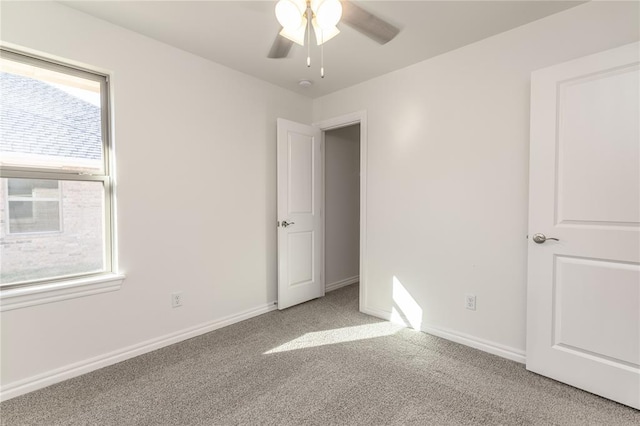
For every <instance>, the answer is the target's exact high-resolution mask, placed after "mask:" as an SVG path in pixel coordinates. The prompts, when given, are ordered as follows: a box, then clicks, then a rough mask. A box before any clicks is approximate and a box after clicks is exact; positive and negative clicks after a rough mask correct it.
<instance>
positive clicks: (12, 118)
mask: <svg viewBox="0 0 640 426" xmlns="http://www.w3.org/2000/svg"><path fill="white" fill-rule="evenodd" d="M107 100H108V82H107V78H106V76H103V75H100V74H96V73H93V72H89V71H86V70H80V69H77V68H74V67H70V66H66V65H63V64H59V63H53V62H49V61H45V60H41V59H37V58H33V57H30V56H25V55H22V54H19V53H17V52H13V51H8V50H4V49H2V50H0V287H1V288H3V289H6V288H12V287H16V286H24V285H27V284H42V283H48V282H51V281H60V280H66V279H70V278H82V277H95V276H100V275H102V274H108V273H111V272H113V262H112V259H113V254H112V212H111V205H112V184H111V176H110V168H109V152H110V151H109V148H110V146H109V137H108V135H109V132H108V129H109V120H108V118H109V117H108V108H107Z"/></svg>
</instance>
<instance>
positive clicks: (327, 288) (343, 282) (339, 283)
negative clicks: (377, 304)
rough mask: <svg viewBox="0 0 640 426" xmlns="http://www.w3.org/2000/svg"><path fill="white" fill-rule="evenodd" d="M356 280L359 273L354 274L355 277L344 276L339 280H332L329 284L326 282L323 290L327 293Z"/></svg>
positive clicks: (358, 279)
mask: <svg viewBox="0 0 640 426" xmlns="http://www.w3.org/2000/svg"><path fill="white" fill-rule="evenodd" d="M358 281H360V276H359V275H356V276H355V277H349V278H345V279H344V280H340V281H336V282H333V283H331V284H327V285H326V286H325V290H324V291H325V292H327V293H328V292H330V291H333V290H337V289H339V288H342V287H346V286H348V285H351V284H355V283H357V282H358Z"/></svg>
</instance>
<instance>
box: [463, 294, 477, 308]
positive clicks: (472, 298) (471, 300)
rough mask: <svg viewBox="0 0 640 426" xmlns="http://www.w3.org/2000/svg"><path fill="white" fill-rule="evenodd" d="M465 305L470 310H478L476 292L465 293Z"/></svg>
mask: <svg viewBox="0 0 640 426" xmlns="http://www.w3.org/2000/svg"><path fill="white" fill-rule="evenodd" d="M464 307H465V308H467V309H469V310H470V311H475V310H476V295H475V294H465V295H464Z"/></svg>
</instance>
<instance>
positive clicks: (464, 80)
mask: <svg viewBox="0 0 640 426" xmlns="http://www.w3.org/2000/svg"><path fill="white" fill-rule="evenodd" d="M638 16H639V14H638V3H637V2H633V3H631V2H625V3H611V2H591V3H587V4H585V5H581V6H578V7H576V8H573V9H570V10H567V11H565V12H562V13H560V14H557V15H553V16H550V17H547V18H545V19H542V20H539V21H536V22H533V23H530V24H528V25H525V26H523V27H520V28H516V29H514V30H511V31H508V32H506V33H502V34H499V35H497V36H494V37H491V38H488V39H485V40H483V41H480V42H477V43H474V44H472V45H469V46H466V47H463V48H460V49H458V50H455V51H452V52H449V53H446V54H443V55H441V56H438V57H435V58H432V59H430V60H427V61H424V62H421V63H418V64H416V65H413V66H411V67H408V68H405V69H402V70H400V71H397V72H393V73H390V74H387V75H384V76H381V77H379V78H376V79H373V80H370V81H368V82H365V83H363V84H360V85H357V86H353V87H351V88H348V89H344V90H342V91H339V92H336V93H333V94H330V95H327V96H325V97H322V98H319V99H316V100H315V101H314V117H313V118H314V121H315V122H318V121H322V120H325V119H327V118H330V117H335V116H338V115H342V114H346V113H349V112H352V111H359V110H367V119H368V123H369V124H368V129H367V130H368V158H367V173H368V175H367V210H366V212H367V225H366V226H367V246H366V253H367V258H366V265H367V266H366V270H365V271H364V275H365V278H364V279H366V280H367V292H366V300H364V306H365V308H366V310H367V311H368V312H371V313H376V314H378V315H380V316H383V317H389V316H390V315H391V313H392V311H393V309H396V310H398V309H401V310H404V311H409V312H404V314H406V315H407V316H411V314H415V312H417V315H418V317H419V319H418V321H417V322H420V320H421V322H422V325H421V328H422V329H423V330H427V331H431V332H435V333H440V334H442V333H443V332H447V333H449V334H445V335H446V336H447V337H450V338H454V339H458V340H461V339H463V338H469V339H470V340H463V341H465V343H470V344H475V345H476V346H480V347H483V348H484V349H489V350H494V352H496V351H497V349H506V351H507V352H503V353H502V354H503V355H506V356H510V357H511V358H513V359H519V360H523V356H522V355H523V353H524V349H525V309H526V301H525V290H526V268H527V265H526V250H527V242H526V239H525V236H526V234H527V215H528V213H527V211H528V201H527V197H528V189H527V188H528V149H529V145H528V144H529V84H530V73H531V71H533V70H535V69H538V68H542V67H546V66H550V65H553V64H556V63H560V62H563V61H567V60H570V59H574V58H577V57H581V56H584V55H588V54H591V53H595V52H598V51H602V50H606V49H609V48H613V47H616V46H619V45H622V44H626V43H630V42H632V41H635V40H637V39H638V38H639V37H640V36H639V25H638ZM428 42H429V41H428V40H426V41H425V43H428ZM361 273H362V272H361ZM394 277H395V280H396V283H397V288H396V290H399V289H400V286H403V287H404V289H405V290H406V291H407V292H408V294H409V295H410V296H411V297H412V298H413V299H414V301H415V303H413V302H411V300H410V299H408V298H404V299H403V298H398V297H395V300H394V294H393V282H394ZM361 280H363V278H362V277H361ZM402 293H403V292H402V291H400V292H396V296H398V295H402ZM465 293H474V294H476V295H477V311H475V312H473V311H469V310H465V309H464V305H463V302H464V294H465ZM483 345H485V346H483ZM487 345H488V346H487ZM498 352H499V351H498Z"/></svg>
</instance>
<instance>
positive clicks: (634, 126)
mask: <svg viewBox="0 0 640 426" xmlns="http://www.w3.org/2000/svg"><path fill="white" fill-rule="evenodd" d="M639 48H640V45H639V44H638V43H634V44H631V45H627V46H623V47H621V48H618V49H613V50H611V51H607V52H602V53H600V54H597V55H591V56H588V57H585V58H581V59H578V60H575V61H571V62H567V63H564V64H560V65H556V66H553V67H550V68H546V69H544V70H540V71H536V72H535V73H533V75H532V82H531V84H532V88H531V157H530V171H529V173H530V199H529V261H528V265H529V272H528V287H527V368H528V369H529V370H531V371H534V372H537V373H540V374H543V375H546V376H549V377H551V378H554V379H557V380H560V381H563V382H566V383H568V384H571V385H573V386H576V387H579V388H582V389H585V390H588V391H590V392H593V393H596V394H598V395H601V396H604V397H606V398H610V399H613V400H615V401H618V402H621V403H623V404H627V405H630V406H632V407H635V408H640V131H639V128H640V125H639V117H640V107H639V95H640V86H639V82H640V71H639V69H640V68H639V57H638V56H639V53H638V52H639ZM536 233H543V234H546V236H547V237H555V238H558V239H559V241H553V240H547V241H546V242H544V243H541V244H537V243H535V242H534V241H533V238H532V237H533V235H534V234H536Z"/></svg>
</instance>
